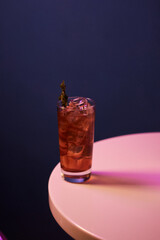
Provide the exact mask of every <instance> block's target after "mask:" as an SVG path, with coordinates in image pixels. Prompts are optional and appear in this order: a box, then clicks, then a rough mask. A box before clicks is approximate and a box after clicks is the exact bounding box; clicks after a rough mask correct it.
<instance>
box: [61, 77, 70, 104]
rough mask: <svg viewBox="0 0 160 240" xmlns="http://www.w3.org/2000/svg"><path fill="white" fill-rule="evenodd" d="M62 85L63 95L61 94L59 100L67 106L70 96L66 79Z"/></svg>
mask: <svg viewBox="0 0 160 240" xmlns="http://www.w3.org/2000/svg"><path fill="white" fill-rule="evenodd" d="M60 87H61V89H62V92H61V95H60V96H59V100H61V102H62V106H63V107H66V106H67V102H68V96H67V95H66V85H65V82H64V80H63V82H62V83H61V85H60Z"/></svg>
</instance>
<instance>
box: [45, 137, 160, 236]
mask: <svg viewBox="0 0 160 240" xmlns="http://www.w3.org/2000/svg"><path fill="white" fill-rule="evenodd" d="M93 153H94V157H93V167H92V169H93V171H92V177H91V178H90V180H88V181H87V182H85V183H82V184H74V183H69V182H66V181H64V180H63V179H62V178H61V173H60V165H59V164H58V165H57V166H56V167H55V168H54V170H53V172H52V173H51V175H50V178H49V182H48V194H49V206H50V210H51V212H52V214H53V217H54V218H55V220H56V221H57V222H58V224H59V225H60V226H61V227H62V228H63V229H64V230H65V231H66V232H67V233H68V234H69V235H70V236H72V237H73V238H74V239H83V240H84V239H105V240H135V239H136V240H160V133H144V134H133V135H126V136H120V137H115V138H110V139H106V140H102V141H98V142H95V143H94V152H93Z"/></svg>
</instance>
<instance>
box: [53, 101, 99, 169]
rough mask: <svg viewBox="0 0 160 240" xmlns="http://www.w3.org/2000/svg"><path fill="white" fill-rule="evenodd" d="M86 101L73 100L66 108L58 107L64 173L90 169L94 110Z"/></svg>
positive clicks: (61, 159)
mask: <svg viewBox="0 0 160 240" xmlns="http://www.w3.org/2000/svg"><path fill="white" fill-rule="evenodd" d="M88 100H89V99H88ZM88 100H87V99H85V98H73V99H71V100H70V102H69V105H68V106H67V107H66V108H64V107H58V111H57V114H58V132H59V149H60V163H61V168H62V169H63V170H64V171H68V172H83V171H86V170H88V169H90V168H91V163H92V149H93V141H94V122H95V108H94V106H92V105H91V104H90V103H89V101H88Z"/></svg>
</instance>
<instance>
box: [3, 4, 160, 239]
mask: <svg viewBox="0 0 160 240" xmlns="http://www.w3.org/2000/svg"><path fill="white" fill-rule="evenodd" d="M159 13H160V2H159V1H158V0H154V1H152V0H147V1H142V0H139V1H134V2H131V1H119V0H114V1H113V0H109V1H106V0H101V1H98V0H97V1H96V0H91V1H72V0H68V1H64V0H62V1H58V0H56V1H53V0H52V1H51V0H48V1H33V0H15V1H11V0H9V1H1V3H0V97H1V101H0V102H1V105H0V106H1V121H0V123H1V124H0V137H1V143H2V144H1V146H2V150H1V155H0V159H1V166H0V172H1V174H0V230H1V231H3V232H4V233H5V235H6V236H7V237H8V238H9V239H48V240H49V239H53V236H54V235H55V234H58V235H59V239H60V237H63V238H65V239H67V236H66V235H65V233H63V231H62V230H61V229H60V227H59V226H58V225H57V224H56V223H55V221H54V220H53V218H52V216H51V214H50V211H49V207H48V193H47V182H48V178H49V175H50V173H51V171H52V169H53V168H54V166H55V165H56V164H57V163H58V161H59V152H58V132H57V116H56V102H57V99H58V96H59V95H60V88H59V85H60V83H61V81H62V80H63V79H64V80H65V82H66V85H67V93H68V95H70V96H73V95H79V96H87V97H91V98H93V99H94V100H95V101H96V131H95V140H100V139H103V138H108V137H113V136H118V135H123V134H129V133H136V132H149V131H160V31H159V30H160V14H159ZM68 239H69V237H68Z"/></svg>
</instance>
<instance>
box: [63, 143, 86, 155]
mask: <svg viewBox="0 0 160 240" xmlns="http://www.w3.org/2000/svg"><path fill="white" fill-rule="evenodd" d="M83 149H84V146H80V145H78V146H77V145H76V144H74V143H69V144H68V152H67V156H70V157H76V158H79V157H80V156H81V154H82V153H83Z"/></svg>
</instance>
